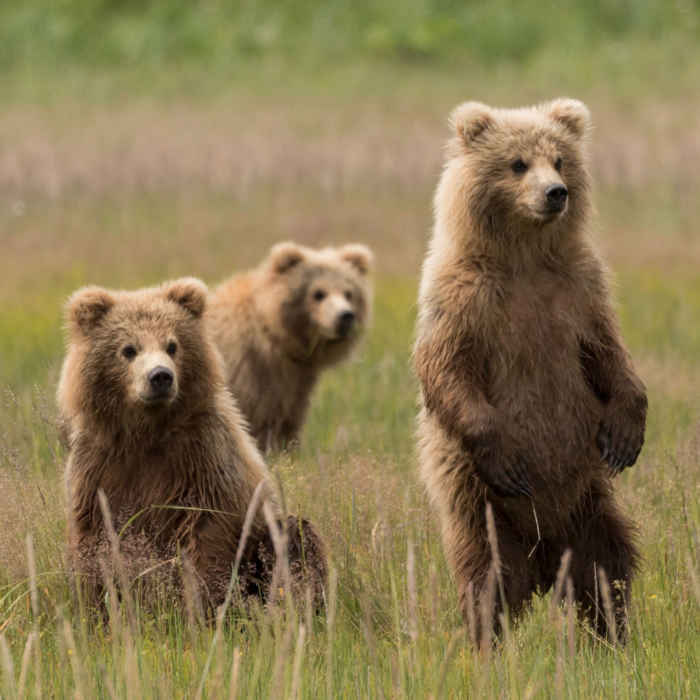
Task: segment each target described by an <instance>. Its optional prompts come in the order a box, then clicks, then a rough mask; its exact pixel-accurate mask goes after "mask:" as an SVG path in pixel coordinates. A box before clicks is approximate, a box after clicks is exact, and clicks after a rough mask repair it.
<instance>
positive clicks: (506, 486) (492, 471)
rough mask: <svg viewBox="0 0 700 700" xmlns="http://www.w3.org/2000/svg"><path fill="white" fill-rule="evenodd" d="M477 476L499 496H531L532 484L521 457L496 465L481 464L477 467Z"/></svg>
mask: <svg viewBox="0 0 700 700" xmlns="http://www.w3.org/2000/svg"><path fill="white" fill-rule="evenodd" d="M476 471H477V475H478V476H479V478H480V479H481V480H482V481H483V482H484V483H485V484H486V485H487V486H488V487H489V488H491V490H492V491H493V492H494V493H495V494H496V495H497V496H499V497H500V498H514V497H517V496H529V497H530V498H532V496H533V493H532V485H531V484H530V477H529V475H528V472H527V466H526V465H525V462H524V461H523V460H522V459H519V458H516V459H514V460H512V461H505V464H504V463H503V462H501V463H500V464H499V465H498V467H494V465H493V464H490V465H488V467H487V466H486V465H485V464H483V463H482V464H481V465H480V466H479V467H477V470H476Z"/></svg>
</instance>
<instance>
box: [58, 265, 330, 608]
mask: <svg viewBox="0 0 700 700" xmlns="http://www.w3.org/2000/svg"><path fill="white" fill-rule="evenodd" d="M207 293H208V290H207V288H206V287H205V286H204V284H203V283H202V282H200V281H199V280H194V279H182V280H177V281H175V282H170V283H166V284H163V285H161V286H159V287H152V288H148V289H142V290H138V291H135V292H121V291H110V290H104V289H99V288H95V287H88V288H84V289H82V290H79V291H77V292H76V293H75V294H74V295H73V296H72V297H71V300H70V302H69V304H68V309H67V317H68V329H67V330H68V344H67V348H68V350H67V355H66V359H65V361H64V364H63V368H62V372H61V380H60V384H59V390H58V403H59V406H60V407H61V410H62V412H63V413H64V416H66V418H67V419H68V423H69V428H70V444H71V451H70V455H69V458H68V462H67V465H66V482H67V487H68V488H67V490H68V494H69V515H68V522H69V526H70V527H69V542H70V549H71V554H72V555H73V558H74V562H75V564H76V566H77V567H78V568H79V569H80V570H81V571H82V572H83V573H84V574H85V575H86V577H88V578H90V579H91V581H92V582H93V583H95V584H97V583H98V582H99V581H100V575H99V566H98V562H97V556H98V554H97V552H98V545H99V542H100V540H101V538H103V536H104V528H103V518H102V514H101V511H100V506H99V501H98V492H99V491H100V490H102V491H104V492H105V494H106V496H107V499H108V502H109V505H110V508H111V510H112V513H113V515H114V517H115V519H117V520H118V519H120V518H121V519H122V522H123V519H124V518H125V517H128V516H130V515H134V514H137V513H141V515H139V517H138V518H137V519H136V520H135V521H134V522H133V523H132V524H131V525H130V529H129V532H130V533H132V534H134V535H135V536H138V535H139V533H143V536H144V537H146V538H147V540H148V541H149V542H151V543H152V545H153V547H154V548H155V550H157V551H158V553H159V555H160V556H162V557H164V558H168V559H169V558H171V557H173V556H175V554H176V553H177V552H178V551H180V552H182V553H184V554H187V555H188V557H189V560H190V562H191V564H192V566H193V567H194V570H195V572H196V574H197V580H198V581H200V582H201V583H202V584H203V590H202V593H203V594H205V595H207V596H208V597H209V598H210V600H211V602H212V603H213V604H215V605H216V604H219V603H220V602H222V600H223V593H224V592H225V590H226V586H227V585H228V580H229V578H230V574H231V564H232V562H233V561H234V558H235V556H236V552H237V549H238V544H239V539H240V536H241V532H242V529H243V522H244V519H245V515H246V511H247V509H248V505H249V503H250V501H251V498H252V496H253V493H254V491H255V489H256V488H257V487H258V485H259V484H260V483H261V482H263V483H264V486H263V487H262V488H263V491H262V494H263V498H264V500H266V501H267V502H268V503H269V504H270V505H271V507H272V508H273V511H274V512H275V513H276V514H277V516H278V517H279V519H280V520H283V518H284V514H283V513H282V511H281V507H280V499H279V496H278V493H277V490H276V487H275V481H274V479H273V478H272V477H271V475H270V473H269V472H268V470H267V467H266V466H265V464H264V462H263V460H262V457H261V455H260V453H259V452H258V450H257V448H256V446H255V445H254V443H253V441H252V439H251V438H250V436H249V434H248V432H247V430H246V428H245V425H244V422H243V420H242V418H241V416H240V413H239V412H238V409H237V407H236V405H235V402H234V400H233V398H232V397H231V395H230V393H229V391H228V390H227V387H226V380H225V376H224V369H223V361H222V359H221V356H220V354H219V352H218V350H217V349H216V347H215V345H214V343H213V342H212V340H211V338H210V334H209V330H208V328H207V324H206V323H205V321H204V318H203V315H204V310H205V307H206V303H207ZM157 367H160V368H166V369H168V370H169V371H170V372H171V373H172V374H173V383H172V386H170V387H169V389H168V390H167V391H168V393H167V395H166V396H165V397H163V396H161V395H160V394H159V395H158V397H157V398H158V400H157V401H153V400H152V399H153V396H152V393H153V392H152V389H153V387H152V386H150V384H149V380H148V374H149V372H150V371H151V370H152V369H154V368H157ZM161 399H162V400H161ZM153 506H166V508H154V507H153ZM292 529H293V531H294V532H295V533H296V532H297V530H298V528H296V529H294V527H293V528H292ZM309 533H310V534H311V536H312V537H316V538H317V536H316V535H315V531H313V528H312V527H311V526H309ZM267 537H268V534H267V525H266V522H265V519H264V517H263V514H262V511H261V510H258V512H257V513H256V515H255V517H254V520H253V523H252V530H251V539H250V541H249V542H250V547H249V549H248V550H247V554H246V559H245V562H248V561H251V562H252V561H254V560H255V557H256V556H257V551H256V549H255V547H256V544H257V543H260V542H264V541H265V540H266V538H267ZM314 551H316V552H318V553H320V554H319V557H320V558H319V559H318V560H317V561H316V562H314V564H313V566H314V567H317V568H318V569H319V570H320V571H321V572H325V560H324V559H323V549H322V545H321V544H320V540H319V541H318V543H316V542H315V543H314Z"/></svg>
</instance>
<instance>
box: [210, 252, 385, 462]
mask: <svg viewBox="0 0 700 700" xmlns="http://www.w3.org/2000/svg"><path fill="white" fill-rule="evenodd" d="M371 265H372V254H371V253H370V251H369V249H367V248H366V247H365V246H362V245H357V244H352V245H346V246H342V247H340V248H324V249H322V250H314V249H311V248H305V247H303V246H300V245H297V244H296V243H280V244H278V245H276V246H275V247H274V248H273V249H272V250H271V252H270V255H269V257H268V258H267V259H266V260H265V261H264V262H263V263H262V264H261V265H260V267H258V268H257V269H255V270H252V271H250V272H247V273H245V274H241V275H236V276H234V277H232V278H231V279H229V280H227V281H225V282H223V283H222V284H221V285H219V287H217V288H216V289H215V290H214V291H213V292H212V293H211V295H210V299H209V311H208V312H207V316H208V319H209V324H210V328H211V330H212V333H213V337H214V339H215V341H216V343H217V345H218V347H219V349H220V350H221V353H222V355H223V357H224V361H225V363H226V373H227V377H228V381H229V386H230V388H231V391H232V392H233V394H234V396H235V397H236V400H237V401H238V404H239V406H240V407H241V410H242V412H243V414H244V415H245V417H246V419H247V420H248V423H249V425H250V431H251V434H252V435H253V436H254V437H255V439H256V440H257V441H258V444H259V446H260V447H261V449H263V450H266V449H268V448H273V449H282V448H284V447H286V446H287V445H288V444H289V443H290V442H291V441H293V440H295V439H296V438H297V437H298V435H299V432H300V430H301V428H302V426H303V424H304V420H305V418H306V413H307V411H308V407H309V402H310V397H311V394H312V392H313V389H314V387H315V385H316V382H317V380H318V377H319V375H320V373H321V372H322V371H323V370H324V369H326V368H328V367H331V366H333V365H335V364H337V363H339V362H341V361H342V360H344V359H345V358H347V357H348V355H349V354H350V352H351V350H352V349H353V348H354V347H355V346H356V344H357V341H358V340H359V338H360V336H361V334H362V333H363V332H364V330H365V329H366V328H367V326H368V325H369V323H370V318H371V306H372V288H371V283H370V279H369V273H370V269H371ZM343 314H352V315H354V318H355V321H354V324H353V326H352V328H350V329H349V330H348V329H347V328H346V329H344V328H343V327H342V322H341V319H342V316H343Z"/></svg>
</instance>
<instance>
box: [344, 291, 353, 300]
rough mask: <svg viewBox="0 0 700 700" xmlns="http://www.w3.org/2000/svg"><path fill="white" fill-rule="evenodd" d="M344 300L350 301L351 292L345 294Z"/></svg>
mask: <svg viewBox="0 0 700 700" xmlns="http://www.w3.org/2000/svg"><path fill="white" fill-rule="evenodd" d="M345 298H346V299H347V300H348V301H352V292H345Z"/></svg>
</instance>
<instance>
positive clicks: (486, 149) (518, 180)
mask: <svg viewBox="0 0 700 700" xmlns="http://www.w3.org/2000/svg"><path fill="white" fill-rule="evenodd" d="M450 124H451V127H452V131H453V134H454V136H453V139H452V141H451V143H450V145H449V149H448V154H449V160H448V164H447V167H446V178H445V183H444V184H445V189H449V191H450V194H449V196H456V197H457V198H458V200H457V201H458V202H459V201H460V200H461V201H462V202H464V203H465V204H466V205H467V207H468V209H469V211H468V213H469V215H470V218H471V220H472V221H476V222H478V223H479V224H480V225H481V226H482V227H483V228H484V230H485V232H486V233H491V234H493V235H499V234H502V233H504V232H508V231H513V229H516V230H518V231H522V229H523V227H525V228H532V229H538V230H542V229H543V228H545V227H551V225H552V224H557V223H560V224H566V223H570V222H572V221H574V222H578V221H580V220H581V219H582V217H583V216H585V213H586V209H587V207H589V189H590V178H589V176H588V173H587V170H586V163H585V156H586V154H585V141H586V135H587V133H588V131H589V128H590V114H589V112H588V109H587V108H586V106H585V105H584V104H582V103H581V102H578V101H577V100H572V99H559V100H555V101H553V102H548V103H545V104H542V105H539V106H538V107H531V108H525V109H494V108H492V107H487V106H486V105H484V104H481V103H478V102H466V103H464V104H462V105H460V106H458V107H457V108H456V109H455V110H454V111H453V112H452V115H451V117H450ZM445 194H446V192H443V195H445ZM553 228H561V227H556V226H555V227H553Z"/></svg>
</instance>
